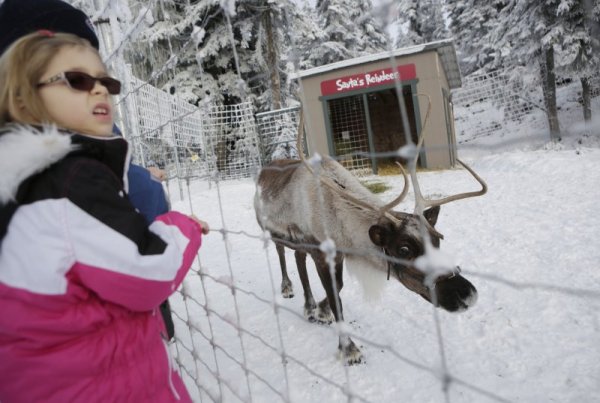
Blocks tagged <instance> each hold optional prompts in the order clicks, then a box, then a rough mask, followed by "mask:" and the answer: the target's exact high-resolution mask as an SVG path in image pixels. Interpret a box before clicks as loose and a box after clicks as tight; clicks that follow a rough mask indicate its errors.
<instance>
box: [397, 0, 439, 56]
mask: <svg viewBox="0 0 600 403" xmlns="http://www.w3.org/2000/svg"><path fill="white" fill-rule="evenodd" d="M397 8H398V22H397V24H398V25H399V26H400V29H399V30H398V35H397V37H396V42H395V46H396V47H399V48H401V47H406V46H411V45H418V44H421V43H427V42H433V41H436V40H439V39H445V38H447V37H448V36H449V32H448V30H447V29H446V23H445V21H444V17H443V7H442V2H441V0H426V1H417V0H401V1H400V2H399V3H398V6H397Z"/></svg>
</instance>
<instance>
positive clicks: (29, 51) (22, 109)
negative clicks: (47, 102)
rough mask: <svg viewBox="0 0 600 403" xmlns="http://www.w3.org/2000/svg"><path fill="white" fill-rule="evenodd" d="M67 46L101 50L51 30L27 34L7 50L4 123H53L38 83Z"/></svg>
mask: <svg viewBox="0 0 600 403" xmlns="http://www.w3.org/2000/svg"><path fill="white" fill-rule="evenodd" d="M64 46H83V47H86V48H90V49H91V50H93V51H94V52H96V53H98V51H97V50H96V49H95V48H94V47H92V45H91V44H90V43H89V42H88V41H87V40H86V39H83V38H80V37H78V36H75V35H72V34H63V33H52V32H49V31H39V32H34V33H31V34H29V35H26V36H24V37H22V38H20V39H19V40H18V41H16V42H15V43H13V44H12V45H11V46H10V47H9V48H8V49H7V50H6V52H4V54H3V55H2V56H1V57H0V125H4V124H6V123H8V122H18V123H27V124H41V123H48V122H51V119H50V115H49V114H48V111H47V110H46V108H45V107H44V105H43V104H42V100H41V98H40V96H39V95H38V86H37V85H38V83H39V81H40V79H41V78H42V75H43V74H44V73H45V72H46V68H47V67H48V65H49V64H50V62H51V61H52V59H53V58H54V56H56V54H57V53H58V51H59V50H60V49H61V48H63V47H64ZM98 57H100V56H98Z"/></svg>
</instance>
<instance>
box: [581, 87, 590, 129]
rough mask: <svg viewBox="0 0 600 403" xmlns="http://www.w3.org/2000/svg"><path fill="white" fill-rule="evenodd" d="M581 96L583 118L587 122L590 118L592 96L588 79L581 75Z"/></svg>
mask: <svg viewBox="0 0 600 403" xmlns="http://www.w3.org/2000/svg"><path fill="white" fill-rule="evenodd" d="M581 97H582V98H583V120H585V121H586V122H589V121H590V120H592V105H591V102H592V97H591V88H590V79H589V78H587V77H581Z"/></svg>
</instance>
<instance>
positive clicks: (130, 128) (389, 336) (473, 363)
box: [92, 1, 600, 402]
mask: <svg viewBox="0 0 600 403" xmlns="http://www.w3.org/2000/svg"><path fill="white" fill-rule="evenodd" d="M94 3H95V2H94ZM109 3H110V2H106V4H104V6H103V7H99V8H98V7H96V4H94V7H92V9H94V10H97V9H100V10H106V9H107V8H109V7H108V4H109ZM152 4H153V5H156V4H162V2H160V1H155V2H153V3H152ZM142 23H144V18H136V19H134V20H132V21H131V22H130V26H128V27H127V29H126V30H125V31H126V32H127V34H126V35H123V37H122V38H120V40H121V41H120V42H117V43H115V44H114V46H113V48H114V49H120V52H123V51H124V50H126V49H127V48H128V46H129V45H128V44H129V43H130V41H132V38H130V35H133V32H135V30H136V28H137V25H136V24H142ZM117 39H119V38H117ZM115 52H116V54H118V53H119V51H115ZM114 62H115V63H117V64H125V60H124V59H119V58H115V59H114ZM160 67H161V69H160V71H157V73H156V75H155V76H158V75H159V74H158V73H159V72H160V73H161V74H163V73H164V74H169V68H168V65H165V66H160ZM163 67H164V69H163ZM120 70H121V71H124V70H126V69H120ZM129 81H130V85H129V86H128V90H127V93H126V94H125V96H124V97H123V98H122V107H124V106H125V105H124V104H125V103H127V104H128V106H127V109H128V112H129V116H128V117H127V118H126V119H124V122H126V123H123V124H122V125H123V126H125V129H126V130H125V135H126V136H127V137H128V139H129V140H130V141H131V142H132V144H133V145H134V152H135V154H136V157H137V158H138V161H139V162H140V163H141V164H142V165H145V166H151V165H157V166H159V167H161V168H163V169H165V170H166V171H167V172H168V177H169V180H168V182H167V186H168V187H170V186H172V185H175V186H177V187H178V188H179V192H178V193H177V194H173V193H171V195H170V196H171V202H172V205H173V207H174V208H176V209H178V210H182V211H186V212H189V213H194V214H196V215H198V216H199V217H201V218H204V217H206V216H208V217H210V218H211V219H212V220H213V221H211V223H210V224H211V226H212V228H213V231H212V233H211V234H210V235H209V236H207V237H206V238H205V240H204V241H203V249H202V250H201V253H200V257H199V258H198V260H197V262H196V264H195V265H194V267H193V268H192V270H191V271H190V273H189V275H188V276H187V278H186V279H185V281H184V283H183V286H182V287H181V289H180V290H178V291H177V292H176V293H175V294H174V295H173V296H172V297H171V299H170V300H171V305H172V309H173V314H174V317H175V326H176V339H175V342H174V343H173V344H172V345H171V346H170V348H171V351H172V352H173V353H174V355H175V359H176V361H177V364H178V367H179V369H180V371H181V373H182V377H183V378H184V381H185V383H186V385H187V387H188V390H189V391H190V393H191V395H192V397H193V399H194V401H198V402H205V401H214V402H218V401H226V402H237V401H243V402H250V401H256V402H263V401H284V402H305V401H314V400H315V397H318V398H320V399H322V400H325V401H336V402H337V401H349V402H350V401H365V402H366V401H381V400H386V401H397V400H396V398H398V400H412V401H454V400H456V401H461V402H462V401H501V402H502V401H508V400H510V399H507V398H505V397H503V396H504V391H503V390H496V389H494V387H493V386H494V385H495V384H494V383H493V382H492V383H491V384H490V383H489V382H485V381H480V379H479V378H478V377H477V374H479V373H482V372H486V371H487V369H488V368H487V367H486V365H485V364H486V363H485V362H486V360H488V361H492V362H493V363H494V364H495V365H497V367H498V368H493V369H494V370H495V371H497V373H499V374H500V375H498V377H504V378H510V371H511V370H513V369H515V368H514V367H512V366H511V363H510V362H508V363H505V362H500V361H501V360H500V359H498V360H496V361H494V360H493V358H489V357H488V355H492V356H493V354H494V353H495V352H492V353H489V352H487V351H485V340H482V339H485V337H486V335H481V334H479V335H473V334H469V333H468V332H466V331H465V330H464V329H462V328H466V327H468V325H467V324H466V323H467V322H468V321H469V320H470V319H472V317H470V316H467V318H466V319H459V320H456V319H449V318H448V317H446V316H444V317H442V318H440V317H439V315H440V314H438V313H437V311H436V310H434V309H430V308H431V307H430V305H426V304H425V303H423V304H421V305H417V304H414V305H413V304H410V303H409V302H407V300H406V299H404V298H403V297H402V296H400V295H397V294H398V293H396V292H395V291H394V292H390V293H386V294H385V295H384V296H383V297H382V298H383V299H382V300H381V301H380V302H376V303H375V304H374V305H368V304H363V303H360V302H358V301H359V299H358V298H354V293H355V292H356V290H357V288H360V286H359V285H358V283H359V281H358V280H347V284H346V288H345V291H344V292H348V291H347V290H351V291H350V292H351V293H352V294H351V295H348V294H345V296H344V298H345V301H348V302H346V305H344V307H345V309H346V312H347V319H349V320H348V322H347V323H345V324H343V323H340V324H338V325H332V326H315V325H313V324H310V323H308V322H307V321H306V318H305V316H304V315H303V310H302V306H301V302H298V301H296V303H292V301H290V300H288V299H283V298H282V297H281V277H280V276H281V275H280V269H279V268H278V256H277V255H276V254H275V250H274V248H273V243H272V238H271V237H272V236H273V235H272V234H270V233H269V232H266V231H262V230H261V229H260V228H259V226H258V224H257V223H256V221H255V213H254V209H253V205H252V195H253V194H254V193H255V192H257V190H258V189H257V186H256V184H255V182H254V180H253V178H249V177H251V176H252V175H253V173H255V172H256V171H257V170H258V168H259V167H260V166H262V165H264V164H266V163H268V162H270V161H271V160H274V159H278V158H280V157H288V156H291V157H295V156H296V153H297V150H295V142H296V135H297V128H298V121H297V119H298V108H295V107H294V108H286V109H283V110H279V111H272V112H266V113H259V114H255V112H254V109H253V107H252V104H251V103H250V102H245V103H242V104H239V105H229V106H225V107H224V106H218V105H211V104H203V105H201V106H199V107H198V106H194V105H191V104H188V103H186V102H184V101H181V100H178V99H177V98H176V97H174V96H172V95H170V94H168V93H166V92H164V91H162V90H159V89H157V88H154V87H153V86H151V85H149V84H148V83H145V82H143V81H140V80H137V79H136V78H131V79H130V80H129ZM520 91H521V90H520V89H519V88H518V87H514V86H513V85H512V84H510V83H509V82H508V79H507V77H506V75H505V74H504V73H501V72H496V73H491V74H488V75H481V76H476V77H470V78H469V79H467V80H465V82H464V85H463V88H462V89H461V90H458V91H455V93H454V94H453V100H454V105H455V114H456V119H457V123H456V125H457V129H458V140H459V142H460V141H461V134H465V137H466V134H467V133H469V134H470V136H469V138H473V137H475V136H473V135H472V134H473V133H477V136H494V135H495V134H497V133H498V132H501V131H502V130H506V128H507V125H526V126H527V127H531V128H539V127H543V126H544V125H545V124H546V123H545V117H544V115H543V112H542V111H541V109H540V108H539V105H537V104H536V103H535V102H533V101H531V100H524V99H523V98H522V96H520V95H522V92H520ZM361 99H362V98H360V97H357V98H356V99H346V100H334V101H330V103H329V106H328V107H329V108H330V113H331V116H333V119H332V127H334V129H333V140H334V141H333V143H334V148H335V154H336V155H337V156H339V157H340V162H341V163H342V164H343V165H344V166H345V167H347V168H350V169H367V170H370V164H371V161H370V159H369V158H367V157H363V155H366V154H368V151H369V148H368V141H367V134H366V129H365V127H364V125H365V122H363V121H361V120H360V117H361V116H363V115H362V112H363V110H364V105H363V104H362V101H361ZM353 111H355V112H356V113H354V114H353V113H352V112H353ZM483 111H486V113H485V114H483V113H482V112H483ZM490 111H495V114H494V113H490ZM342 112H343V113H342ZM484 115H485V117H486V118H485V119H481V116H484ZM490 115H492V116H491V118H490V117H489V116H490ZM347 116H350V117H351V118H350V119H348V118H347ZM355 153H360V157H359V156H357V155H356V154H355ZM348 154H352V155H351V156H350V157H348V156H347V155H348ZM487 172H494V171H493V169H491V170H488V171H487ZM449 174H453V172H450V173H449ZM444 178H446V177H444ZM240 179H242V180H240ZM399 179H400V178H394V179H392V180H390V182H389V183H390V186H391V187H393V188H394V189H396V188H397V187H398V186H399V185H398V183H399V182H400V180H399ZM395 180H397V181H395ZM429 181H430V182H429V183H428V184H427V185H428V186H427V189H428V192H429V193H435V192H442V193H443V195H446V194H449V193H451V191H452V190H451V189H449V188H448V187H447V186H446V183H445V181H444V179H440V177H438V176H430V177H429ZM438 186H439V187H442V190H437V187H438ZM432 189H436V190H432ZM413 195H414V193H413V192H411V193H409V196H413ZM314 204H315V206H314V207H315V208H316V209H322V210H331V209H332V207H331V206H330V205H327V204H324V203H323V200H319V201H315V202H314ZM471 206H472V209H473V211H480V210H484V209H485V206H484V205H482V204H481V203H479V204H475V205H471ZM402 207H403V208H406V206H405V205H403V206H402ZM288 208H289V209H293V208H294V206H291V205H290V206H288ZM476 216H477V215H476ZM461 217H462V218H464V216H461ZM477 217H479V218H481V216H480V215H479V216H477ZM454 224H455V226H456V227H457V228H459V229H460V231H463V230H464V231H466V230H465V229H464V222H462V223H459V222H454ZM293 230H294V229H293V228H290V231H293ZM328 230H329V231H334V230H335V229H334V228H329V229H328ZM460 231H458V230H457V231H455V236H456V238H460V234H458V232H460ZM491 232H493V230H491V229H488V230H487V231H486V232H485V233H484V232H482V233H481V234H480V237H481V238H482V243H485V242H484V241H483V239H485V240H487V241H489V242H492V241H490V239H492V240H493V238H490V237H488V236H487V234H488V233H491ZM362 235H364V234H362ZM352 236H359V235H356V234H352ZM503 236H504V237H506V239H508V238H509V235H507V234H503ZM506 242H508V241H506ZM458 245H459V246H460V247H463V248H464V249H470V248H473V245H467V244H466V243H458ZM305 246H306V247H307V248H309V249H310V248H314V245H312V244H306V245H305ZM324 246H327V245H324ZM504 246H505V245H504ZM474 248H475V249H476V250H479V252H480V255H479V256H484V257H485V255H486V253H485V251H482V250H480V249H483V247H479V246H475V247H474ZM325 252H326V255H327V257H328V258H331V257H332V255H333V254H335V253H354V254H359V255H360V251H356V250H343V249H340V248H338V249H335V248H334V249H326V250H325ZM467 256H469V257H471V256H472V255H467ZM494 256H495V255H494ZM292 257H293V255H292V254H291V253H290V252H289V251H288V253H287V258H288V261H289V262H290V263H291V262H292ZM365 257H366V256H365ZM379 257H380V258H382V259H384V260H385V257H382V256H379ZM292 265H293V264H290V266H292ZM290 271H292V270H290ZM464 274H465V275H466V276H472V277H474V278H476V279H478V280H480V281H481V282H484V281H485V282H486V285H485V286H484V290H485V291H487V292H488V293H489V294H491V295H496V294H497V295H501V296H502V297H519V296H520V295H521V293H522V290H523V289H534V290H537V291H539V292H540V293H544V294H543V295H544V296H548V295H550V297H556V296H558V301H559V302H560V301H561V300H560V298H562V297H565V296H566V297H568V298H575V299H580V300H583V301H584V303H589V304H592V305H593V304H597V303H598V301H599V300H600V293H598V292H597V291H595V290H594V289H593V287H592V289H590V288H589V287H588V286H589V284H586V283H582V282H578V283H576V284H575V285H573V287H565V286H563V285H562V284H548V283H544V282H543V281H537V280H536V279H533V280H531V281H525V280H523V281H513V280H509V278H510V277H508V278H507V277H504V276H503V274H504V273H489V272H478V270H472V271H469V270H465V271H464ZM298 276H299V274H296V273H295V272H294V274H291V277H292V280H293V281H294V283H295V284H296V285H297V284H299V282H300V279H299V277H298ZM357 278H358V276H357ZM309 279H310V280H311V281H312V282H313V283H314V284H316V283H318V282H319V281H320V279H319V278H318V276H317V274H316V272H315V270H314V268H313V267H312V266H311V265H310V264H309ZM591 281H597V279H596V278H595V279H592V280H591ZM489 283H491V284H495V285H497V284H500V285H507V286H508V287H509V288H511V289H513V288H514V289H516V290H518V291H515V292H514V293H513V294H506V293H504V292H502V291H498V290H496V289H494V288H493V287H491V286H489ZM594 284H595V283H594ZM297 291H298V290H297ZM319 297H324V296H323V295H322V294H320V295H319ZM296 299H299V298H296ZM415 299H417V298H416V297H415ZM550 299H553V300H554V301H556V300H557V298H550ZM419 302H422V301H420V300H419ZM488 303H489V302H488ZM584 303H582V304H584ZM408 304H410V307H409V308H407V309H401V308H399V307H405V306H406V305H408ZM496 308H497V309H498V310H500V309H501V307H496V306H494V309H496ZM432 312H433V313H432ZM484 312H485V313H487V314H488V315H496V314H497V312H494V311H492V310H491V308H490V309H484ZM573 312H574V313H578V312H582V313H583V314H584V315H588V314H589V311H588V310H587V309H585V308H584V307H578V309H574V310H573ZM353 318H360V319H358V320H356V319H353ZM494 318H495V319H498V318H499V317H498V316H494ZM511 319H512V320H513V321H514V320H515V319H514V318H511V317H510V315H507V316H501V317H500V319H498V320H506V327H507V328H508V327H512V326H513V325H512V323H511V322H510V320H511ZM480 320H482V321H485V318H484V319H480ZM581 321H582V322H585V323H586V324H587V323H593V321H594V319H593V318H587V317H586V318H582V319H581ZM517 324H523V322H518V323H517ZM461 326H462V328H461ZM515 326H517V325H515ZM469 329H470V330H472V329H471V328H469ZM386 330H388V331H389V332H390V333H387V332H386ZM476 330H478V331H480V332H482V333H485V331H486V328H485V326H484V325H481V326H480V327H477V328H476ZM445 333H446V336H445V337H444V334H445ZM597 334H598V332H596V331H592V332H591V335H592V336H593V335H595V336H597ZM340 335H349V336H351V337H352V338H353V339H354V340H355V341H356V342H357V344H359V345H360V348H361V349H362V350H363V351H365V355H366V360H367V364H366V365H363V366H357V367H349V366H346V365H344V364H343V361H340V360H338V359H337V358H336V357H335V354H334V352H335V351H336V348H337V342H338V338H339V337H340ZM487 337H490V336H487ZM517 339H518V335H517ZM465 340H474V341H473V343H471V344H472V345H469V346H467V347H465V345H464V344H468V343H466V341H465ZM478 343H479V344H481V345H478ZM506 343H509V342H508V341H507V342H506ZM515 343H517V344H518V340H517V341H516V342H515ZM584 345H585V346H589V343H588V344H584ZM503 347H505V348H509V347H512V346H510V345H509V346H508V347H507V346H503ZM465 350H468V351H470V352H471V353H470V355H469V357H470V358H476V359H474V360H469V363H468V364H465V365H460V364H461V363H462V362H463V361H464V360H461V358H460V352H461V351H465ZM519 351H520V347H519V346H517V347H515V348H514V357H512V358H514V360H515V361H519V359H520V357H519V356H518V352H519ZM378 362H379V363H380V364H379V365H378V364H377V363H378ZM458 366H460V370H457V369H456V367H458ZM516 370H522V368H521V367H517V368H516ZM396 371H397V372H396ZM461 371H462V372H461ZM462 374H465V375H464V376H463V375H462ZM415 379H416V380H417V381H415ZM522 380H523V381H530V380H531V379H529V378H525V379H522ZM573 382H575V381H573ZM399 384H400V385H401V386H398V385H399ZM413 384H414V385H413ZM507 384H508V385H511V384H512V383H511V382H507ZM412 386H414V387H412ZM395 388H397V389H395ZM404 389H405V390H407V391H404ZM386 390H391V391H392V392H391V393H389V394H385V396H386V397H385V398H384V399H382V398H381V396H382V395H384V391H386ZM399 396H400V397H399Z"/></svg>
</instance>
